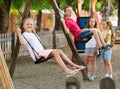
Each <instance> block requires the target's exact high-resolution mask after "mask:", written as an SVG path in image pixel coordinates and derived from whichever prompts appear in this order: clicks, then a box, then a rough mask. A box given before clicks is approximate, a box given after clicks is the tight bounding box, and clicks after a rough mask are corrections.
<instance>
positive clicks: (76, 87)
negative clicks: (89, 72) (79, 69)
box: [66, 77, 82, 89]
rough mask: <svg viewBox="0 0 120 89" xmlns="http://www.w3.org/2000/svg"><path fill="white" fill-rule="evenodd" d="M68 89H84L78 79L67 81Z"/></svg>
mask: <svg viewBox="0 0 120 89" xmlns="http://www.w3.org/2000/svg"><path fill="white" fill-rule="evenodd" d="M66 89H82V81H81V79H80V78H78V77H69V78H67V79H66Z"/></svg>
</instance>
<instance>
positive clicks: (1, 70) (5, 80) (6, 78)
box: [0, 48, 14, 89]
mask: <svg viewBox="0 0 120 89" xmlns="http://www.w3.org/2000/svg"><path fill="white" fill-rule="evenodd" d="M0 79H1V81H2V84H3V88H4V89H14V86H13V83H12V79H11V77H10V74H9V70H8V68H7V64H6V62H5V58H4V56H3V53H2V50H1V48H0Z"/></svg>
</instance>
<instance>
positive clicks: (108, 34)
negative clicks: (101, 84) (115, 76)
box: [100, 20, 114, 78]
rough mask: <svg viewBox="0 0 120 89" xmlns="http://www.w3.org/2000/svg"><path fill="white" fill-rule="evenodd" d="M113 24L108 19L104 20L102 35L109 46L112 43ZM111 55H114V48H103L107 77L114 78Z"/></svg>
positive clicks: (101, 53)
mask: <svg viewBox="0 0 120 89" xmlns="http://www.w3.org/2000/svg"><path fill="white" fill-rule="evenodd" d="M111 26H112V24H111V23H110V22H107V21H106V20H102V35H103V37H104V41H105V42H106V44H107V45H108V46H110V45H111V40H112V37H113V36H112V35H114V33H113V28H111ZM111 55H112V48H109V49H107V50H102V51H101V52H100V56H101V58H102V59H103V61H104V69H105V77H110V78H112V64H111Z"/></svg>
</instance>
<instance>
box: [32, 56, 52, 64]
mask: <svg viewBox="0 0 120 89" xmlns="http://www.w3.org/2000/svg"><path fill="white" fill-rule="evenodd" d="M50 58H52V57H49V58H44V57H41V58H39V59H37V60H36V61H35V62H34V63H35V64H39V63H43V62H46V61H48V60H49V59H50Z"/></svg>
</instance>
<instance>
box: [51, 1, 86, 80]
mask: <svg viewBox="0 0 120 89" xmlns="http://www.w3.org/2000/svg"><path fill="white" fill-rule="evenodd" d="M50 2H51V4H52V6H53V9H54V11H55V14H56V15H57V17H58V18H59V19H60V18H61V13H60V9H59V7H58V5H57V3H56V0H50ZM61 26H62V29H63V32H64V34H65V37H66V39H67V41H68V44H69V46H70V48H71V51H72V53H73V54H74V58H75V59H76V62H77V63H78V64H80V65H84V63H83V61H82V60H81V57H80V56H79V54H78V51H77V49H76V47H75V45H74V42H73V40H72V38H71V34H70V33H66V32H65V28H64V25H63V24H62V22H61ZM81 73H82V75H83V77H84V79H88V78H87V73H86V70H85V69H83V70H81Z"/></svg>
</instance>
